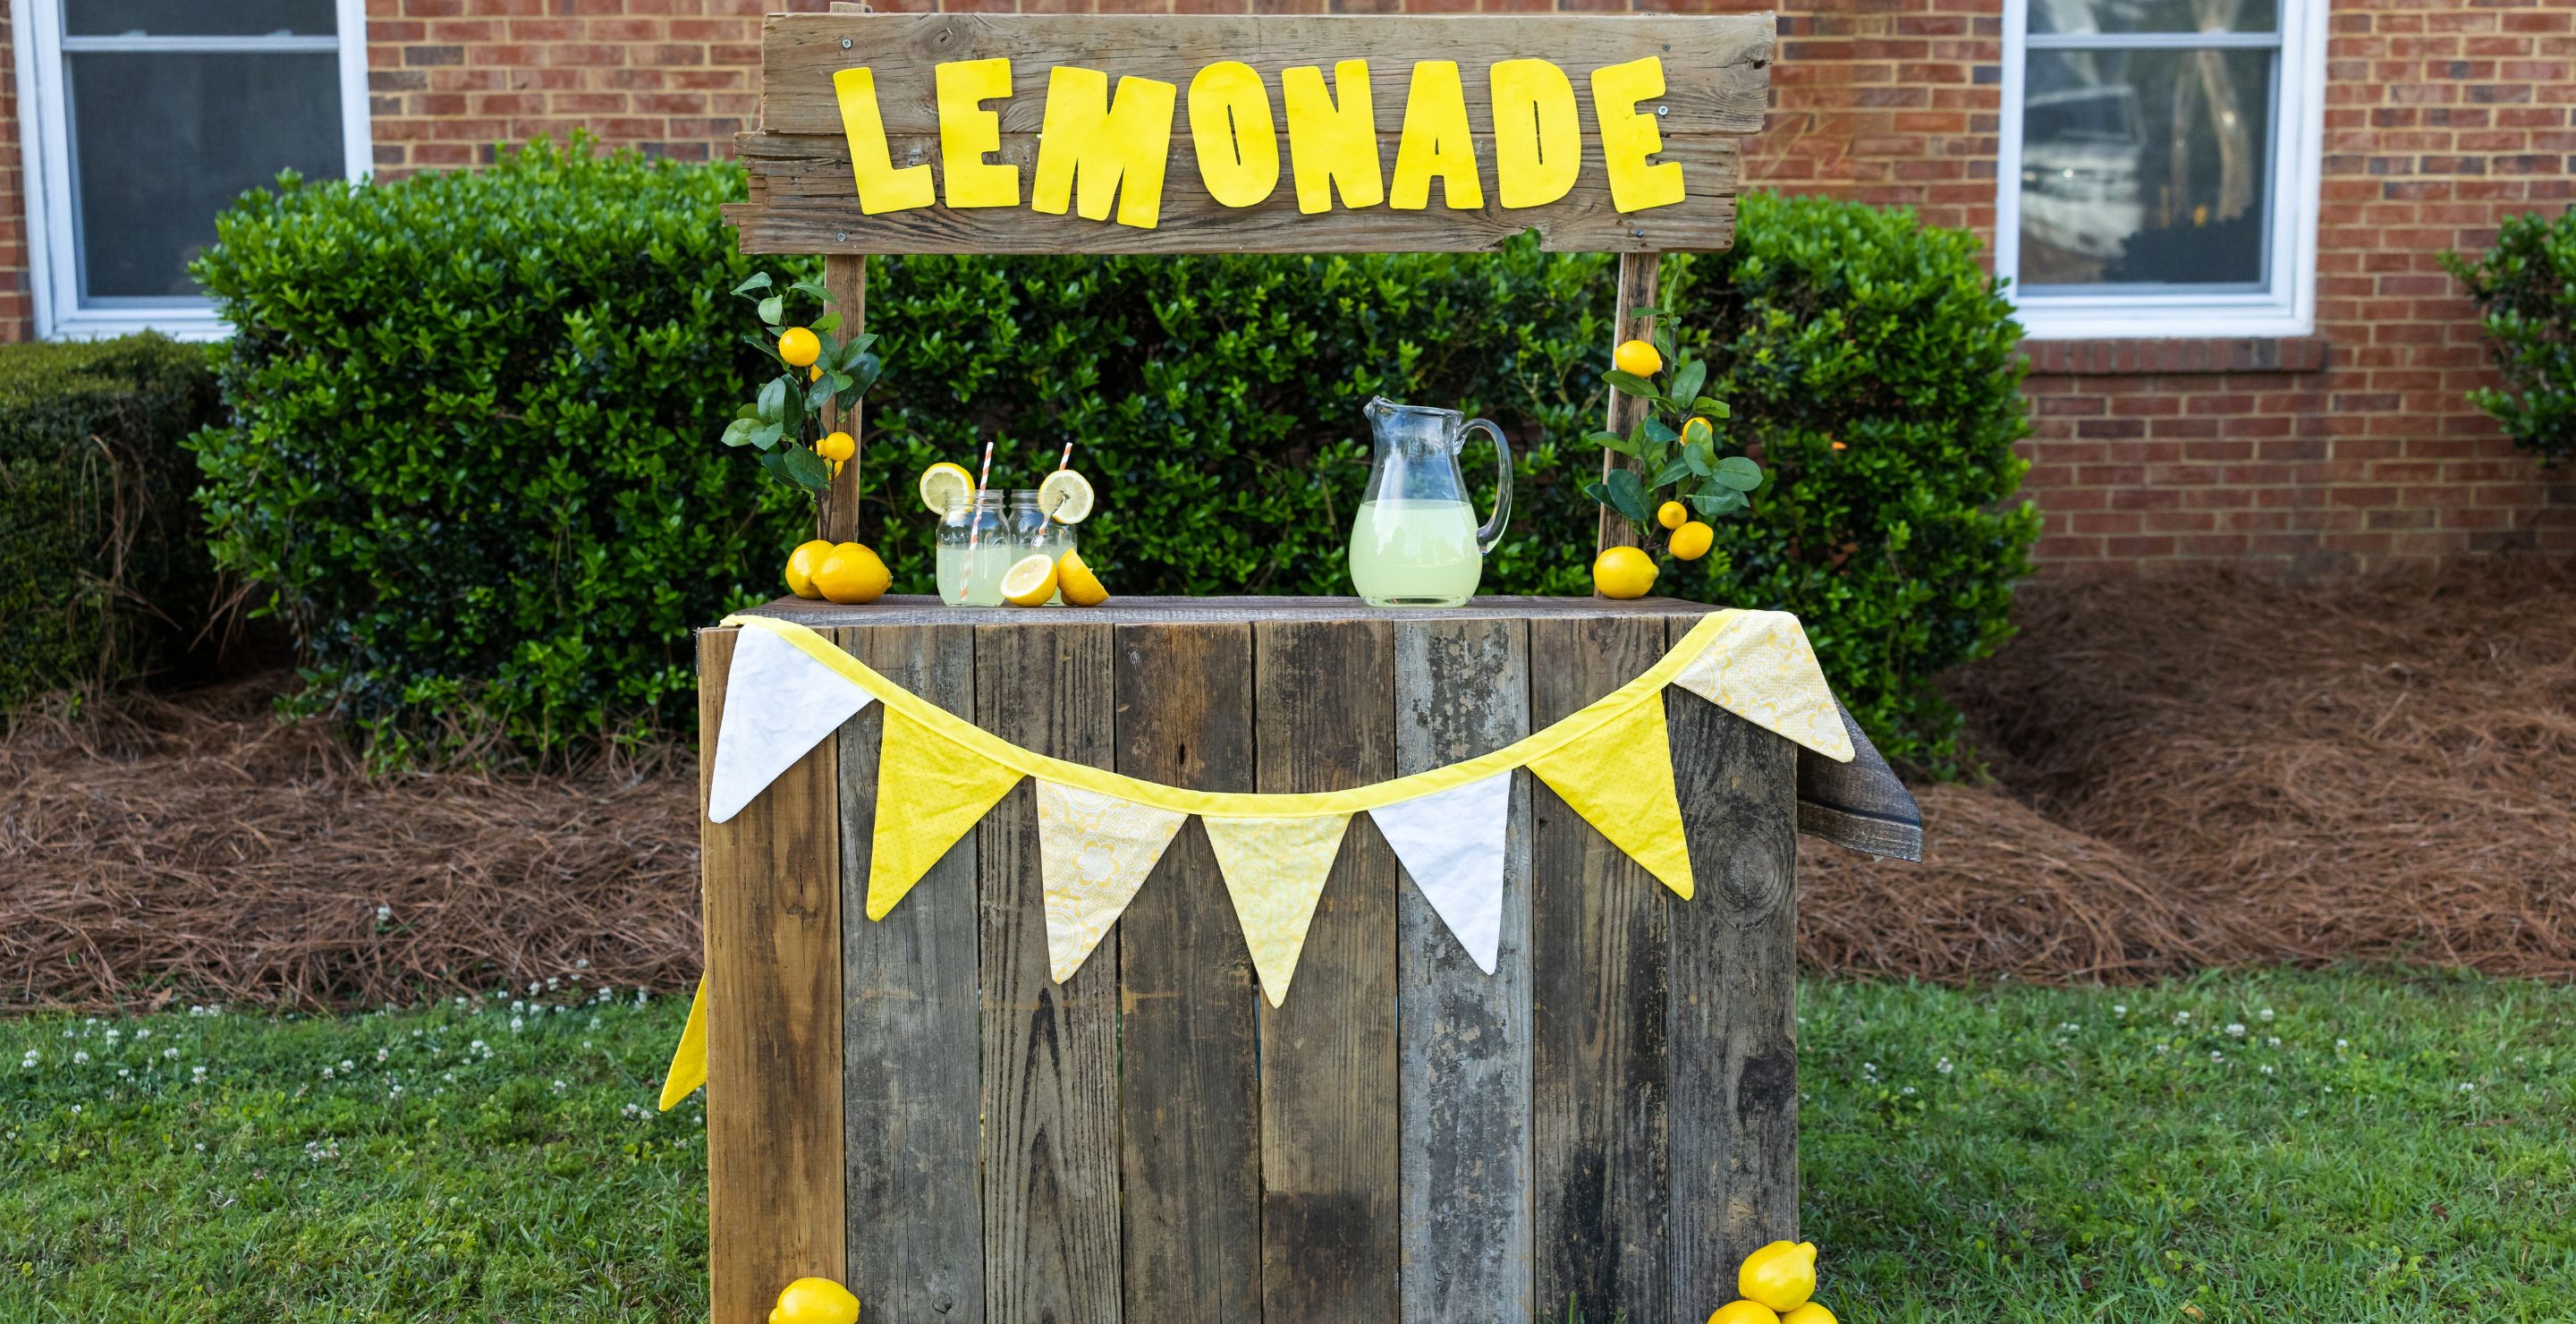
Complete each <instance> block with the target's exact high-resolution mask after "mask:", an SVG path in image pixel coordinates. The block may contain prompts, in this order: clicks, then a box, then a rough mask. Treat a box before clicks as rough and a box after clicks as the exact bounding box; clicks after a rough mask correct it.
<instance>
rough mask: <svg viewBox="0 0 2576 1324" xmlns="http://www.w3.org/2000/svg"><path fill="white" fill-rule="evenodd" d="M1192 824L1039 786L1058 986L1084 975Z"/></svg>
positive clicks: (1041, 854) (1042, 868) (1042, 865)
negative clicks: (1147, 879) (1075, 975)
mask: <svg viewBox="0 0 2576 1324" xmlns="http://www.w3.org/2000/svg"><path fill="white" fill-rule="evenodd" d="M1189 817H1190V816H1189V815H1187V814H1181V813H1174V812H1173V811H1171V810H1169V809H1156V808H1154V807H1153V806H1152V805H1140V804H1137V803H1136V802H1134V801H1132V800H1121V799H1119V798H1118V797H1116V796H1114V795H1103V794H1101V793H1100V792H1098V791H1084V790H1077V789H1075V788H1073V787H1070V786H1059V785H1057V784H1056V783H1054V782H1051V781H1046V780H1043V779H1041V780H1040V781H1039V782H1038V873H1039V876H1040V877H1041V878H1042V879H1043V880H1044V884H1045V891H1046V930H1047V964H1048V966H1049V968H1050V970H1051V971H1052V973H1053V974H1054V976H1055V982H1057V983H1059V984H1061V983H1063V982H1064V981H1066V980H1068V979H1071V978H1073V972H1074V971H1076V970H1079V969H1081V968H1082V963H1083V961H1084V960H1085V959H1086V958H1088V957H1089V956H1090V955H1091V949H1092V948H1094V947H1097V946H1099V945H1100V940H1101V938H1102V937H1104V936H1105V935H1107V934H1108V932H1109V926H1110V925H1112V924H1115V923H1117V922H1118V917H1119V916H1120V915H1121V914H1124V913H1125V912H1126V910H1127V903H1128V902H1129V901H1131V900H1133V899H1134V898H1135V896H1136V889H1137V888H1139V887H1142V886H1144V885H1145V875H1147V874H1150V873H1152V872H1153V871H1154V862H1155V861H1156V860H1159V859H1161V858H1163V848H1164V847H1166V846H1169V845H1170V844H1172V834H1174V833H1176V832H1179V831H1180V830H1181V824H1183V823H1185V822H1188V821H1189Z"/></svg>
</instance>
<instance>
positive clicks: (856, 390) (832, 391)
mask: <svg viewBox="0 0 2576 1324" xmlns="http://www.w3.org/2000/svg"><path fill="white" fill-rule="evenodd" d="M733 292H734V294H735V295H736V296H737V297H740V298H743V299H747V300H750V301H751V303H752V305H753V310H754V311H755V312H756V313H757V314H758V315H759V317H760V321H761V325H762V327H763V328H764V331H763V334H760V335H748V334H747V335H745V336H744V337H743V341H744V342H745V343H746V344H749V345H750V346H751V347H752V348H754V349H757V350H759V351H760V352H761V353H762V354H765V355H767V356H768V357H769V359H770V360H771V361H772V362H774V363H776V364H778V366H779V368H780V372H779V375H778V376H776V377H773V378H771V379H769V380H768V381H766V382H763V383H761V386H760V392H759V394H758V395H757V396H756V397H754V399H753V400H752V402H751V403H750V404H747V405H744V406H743V407H742V408H741V409H740V410H738V411H736V413H735V417H734V419H733V421H732V422H730V423H728V424H726V425H725V430H724V444H726V445H728V446H751V447H755V448H757V449H758V450H759V452H760V467H761V468H762V469H763V470H765V471H767V472H768V474H769V476H770V477H772V478H775V479H777V480H778V481H780V482H782V483H785V484H787V485H788V486H790V487H794V488H796V489H798V490H799V491H802V492H804V493H805V497H806V500H807V501H809V502H811V503H812V504H813V505H814V506H815V508H816V510H817V513H818V514H819V512H820V509H821V505H822V500H823V492H824V490H825V489H826V488H828V487H830V486H831V484H832V475H833V474H834V473H836V472H838V471H839V469H840V466H841V465H842V464H844V463H846V462H847V461H848V460H849V459H850V458H851V457H852V456H854V455H856V454H857V453H858V441H857V439H856V438H854V437H852V436H851V435H850V434H849V433H846V432H825V431H824V430H823V406H824V405H825V404H827V403H828V404H837V405H838V406H839V408H840V411H841V413H842V414H843V415H845V416H846V415H847V414H848V413H849V412H850V409H851V407H852V406H854V405H856V404H858V402H859V400H860V399H861V397H864V396H865V395H866V394H867V393H868V388H869V387H872V386H874V385H876V381H877V374H878V373H879V372H880V371H882V370H883V367H884V365H883V364H882V363H881V362H880V361H879V360H878V358H877V356H876V355H874V354H872V353H869V352H868V351H869V347H870V346H872V345H874V344H876V342H877V338H876V337H875V336H873V335H861V336H856V337H853V338H852V339H850V340H848V341H846V342H844V341H842V340H840V339H838V338H836V337H835V336H834V335H833V332H835V331H837V330H839V329H840V326H841V315H840V314H839V313H838V312H834V311H831V303H832V296H831V294H830V293H829V292H828V291H826V290H825V289H824V288H823V285H822V282H820V281H817V280H814V279H811V278H810V277H809V278H807V279H805V280H800V281H798V282H796V283H795V284H793V285H790V286H788V287H787V288H786V290H785V291H783V292H779V291H776V287H775V283H774V282H772V281H771V280H770V278H769V273H768V272H765V271H764V272H760V273H758V274H756V275H754V276H753V277H752V278H751V279H749V280H746V281H744V282H743V283H742V284H740V285H737V286H735V287H734V290H733ZM791 297H803V298H808V299H811V300H813V301H814V302H815V303H816V304H818V305H821V306H822V308H823V309H824V312H823V313H822V315H821V316H819V317H816V318H814V319H813V320H812V321H811V322H809V323H806V324H803V325H788V324H787V321H786V318H787V302H788V300H789V298H791Z"/></svg>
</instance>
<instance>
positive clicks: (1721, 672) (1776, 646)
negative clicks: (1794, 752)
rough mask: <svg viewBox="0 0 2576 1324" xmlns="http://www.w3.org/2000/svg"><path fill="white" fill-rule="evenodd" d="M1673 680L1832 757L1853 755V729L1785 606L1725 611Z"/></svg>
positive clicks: (1848, 759) (1844, 760)
mask: <svg viewBox="0 0 2576 1324" xmlns="http://www.w3.org/2000/svg"><path fill="white" fill-rule="evenodd" d="M1673 683H1674V684H1675V685H1679V686H1681V687H1682V688H1683V689H1686V690H1689V691H1690V692H1691V693H1693V694H1696V695H1698V696H1699V697H1701V698H1703V699H1706V700H1708V701H1709V702H1710V703H1713V704H1716V705H1717V706H1718V707H1720V708H1724V709H1726V710H1727V711H1728V712H1731V713H1734V714H1735V715H1736V716H1738V717H1741V718H1743V719H1744V720H1746V721H1748V722H1751V723H1753V724H1754V725H1755V726H1758V727H1761V728H1762V729H1763V730H1766V731H1773V732H1777V733H1778V734H1780V735H1784V736H1787V737H1788V738H1789V739H1791V740H1793V741H1796V742H1797V743H1799V744H1801V745H1804V746H1806V747H1807V748H1809V749H1812V750H1814V751H1816V752H1817V753H1819V754H1822V755H1824V756H1825V757H1826V758H1829V759H1832V760H1834V761H1836V762H1838V763H1849V762H1851V760H1852V753H1853V749H1852V738H1851V731H1850V730H1849V729H1848V728H1846V727H1844V725H1843V715H1842V710H1841V709H1838V708H1836V707H1835V706H1834V692H1833V689H1832V688H1831V687H1830V686H1828V685H1826V684H1825V673H1824V670H1823V669H1822V668H1820V667H1818V666H1817V665H1816V650H1815V649H1813V648H1811V647H1809V646H1808V644H1807V632H1806V631H1805V630H1803V629H1801V628H1799V625H1798V618H1797V617H1795V616H1792V615H1790V614H1789V613H1787V612H1785V611H1739V612H1732V613H1729V614H1728V615H1727V618H1726V621H1725V624H1724V625H1723V626H1721V627H1720V628H1719V630H1718V633H1717V636H1716V637H1715V638H1713V639H1711V640H1709V641H1708V647H1706V648H1703V649H1701V650H1700V653H1699V656H1697V657H1695V658H1692V659H1691V660H1690V661H1689V662H1688V663H1686V664H1684V666H1683V667H1682V669H1681V671H1680V672H1679V673H1678V674H1676V675H1675V676H1674V677H1673Z"/></svg>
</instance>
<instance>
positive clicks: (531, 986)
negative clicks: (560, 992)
mask: <svg viewBox="0 0 2576 1324" xmlns="http://www.w3.org/2000/svg"><path fill="white" fill-rule="evenodd" d="M544 987H545V984H544V982H543V981H540V980H534V979H531V980H529V981H528V996H529V997H532V998H533V997H535V996H536V995H537V990H538V989H541V988H544Z"/></svg>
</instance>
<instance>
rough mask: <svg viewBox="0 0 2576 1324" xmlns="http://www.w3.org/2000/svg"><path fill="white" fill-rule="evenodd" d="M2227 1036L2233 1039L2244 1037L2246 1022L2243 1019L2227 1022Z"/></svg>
mask: <svg viewBox="0 0 2576 1324" xmlns="http://www.w3.org/2000/svg"><path fill="white" fill-rule="evenodd" d="M2227 1037H2228V1038H2231V1039H2242V1038H2244V1037H2245V1023H2244V1022H2243V1021H2229V1022H2228V1023H2227Z"/></svg>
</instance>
